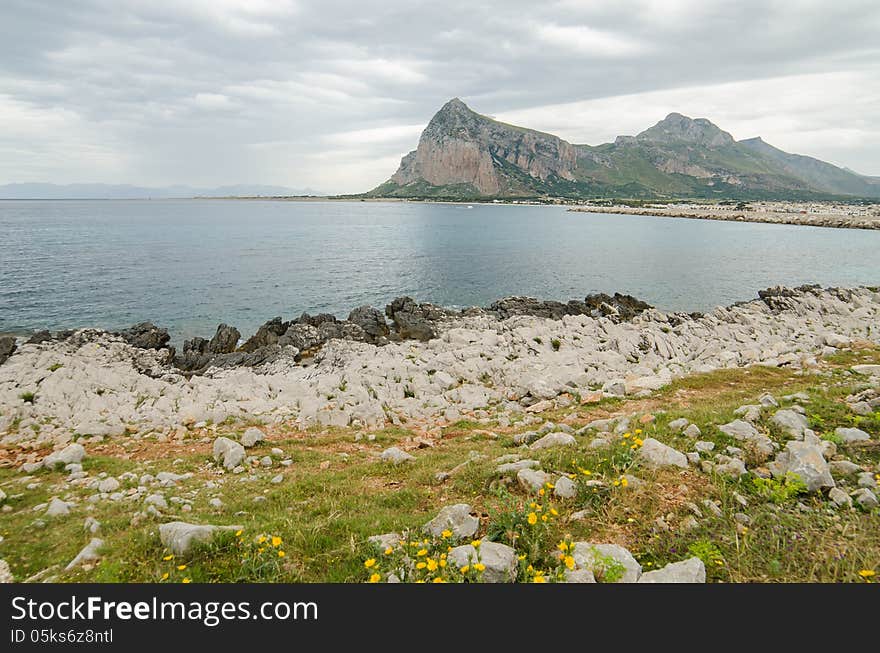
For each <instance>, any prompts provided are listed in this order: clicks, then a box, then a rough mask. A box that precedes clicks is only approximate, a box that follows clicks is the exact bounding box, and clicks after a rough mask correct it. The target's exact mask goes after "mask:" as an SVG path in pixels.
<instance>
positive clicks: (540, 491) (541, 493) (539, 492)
mask: <svg viewBox="0 0 880 653" xmlns="http://www.w3.org/2000/svg"><path fill="white" fill-rule="evenodd" d="M538 494H540V495H541V496H544V495H545V494H547V493H546V492H545V491H544V488H541V489H540V490H538Z"/></svg>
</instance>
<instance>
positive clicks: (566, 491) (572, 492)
mask: <svg viewBox="0 0 880 653" xmlns="http://www.w3.org/2000/svg"><path fill="white" fill-rule="evenodd" d="M553 494H554V495H556V496H557V497H559V498H560V499H574V498H575V497H576V496H577V484H576V483H575V482H574V481H572V480H571V479H570V478H568V476H560V477H559V478H558V479H556V482H555V483H554V484H553Z"/></svg>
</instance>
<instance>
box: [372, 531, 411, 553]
mask: <svg viewBox="0 0 880 653" xmlns="http://www.w3.org/2000/svg"><path fill="white" fill-rule="evenodd" d="M401 539H403V538H402V537H401V535H400V533H382V534H381V535H371V536H370V537H368V538H367V542H368V543H369V544H370V546H372V547H373V548H374V549H376V550H377V551H385V550H386V549H388V547H391V548H392V549H394V548H397V547H398V546H399V545H400V540H401Z"/></svg>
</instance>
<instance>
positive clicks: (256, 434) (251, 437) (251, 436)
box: [241, 426, 266, 447]
mask: <svg viewBox="0 0 880 653" xmlns="http://www.w3.org/2000/svg"><path fill="white" fill-rule="evenodd" d="M265 439H266V434H265V433H263V432H262V431H261V430H260V429H258V428H257V427H255V426H252V427H250V428H249V429H248V430H247V431H245V432H244V433H243V434H242V436H241V444H242V446H245V447H252V446H254V445H255V444H257V442H262V441H263V440H265Z"/></svg>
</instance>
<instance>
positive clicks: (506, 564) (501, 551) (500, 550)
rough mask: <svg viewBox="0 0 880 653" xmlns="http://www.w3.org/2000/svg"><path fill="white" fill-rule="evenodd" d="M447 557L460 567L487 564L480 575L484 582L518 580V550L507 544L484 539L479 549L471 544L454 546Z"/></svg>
mask: <svg viewBox="0 0 880 653" xmlns="http://www.w3.org/2000/svg"><path fill="white" fill-rule="evenodd" d="M447 559H448V561H449V563H450V564H454V565H455V566H456V567H458V568H459V569H460V568H461V567H464V566H465V565H473V564H475V563H477V562H479V563H482V564H483V565H485V566H486V568H485V569H484V570H483V572H482V574H481V575H480V580H481V581H482V582H484V583H512V582H513V581H515V580H516V573H517V569H518V568H519V560H518V559H517V557H516V550H514V549H513V548H512V547H509V546H507V545H506V544H499V543H498V542H490V541H488V540H483V541H482V542H480V547H479V550H478V549H477V548H475V547H474V546H473V545H471V544H465V545H463V546H457V547H455V548H453V549H452V550H451V551H450V552H449V554H448V556H447Z"/></svg>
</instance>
